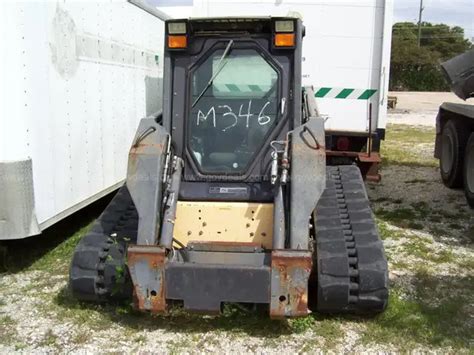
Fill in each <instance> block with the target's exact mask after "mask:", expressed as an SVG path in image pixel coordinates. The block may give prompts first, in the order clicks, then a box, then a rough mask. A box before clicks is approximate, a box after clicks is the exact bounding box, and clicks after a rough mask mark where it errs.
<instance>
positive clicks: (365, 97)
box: [358, 89, 377, 100]
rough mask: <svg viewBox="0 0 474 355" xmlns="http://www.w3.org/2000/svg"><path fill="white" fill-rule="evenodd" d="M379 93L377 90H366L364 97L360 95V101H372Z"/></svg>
mask: <svg viewBox="0 0 474 355" xmlns="http://www.w3.org/2000/svg"><path fill="white" fill-rule="evenodd" d="M376 92H377V90H373V89H368V90H365V91H364V92H363V93H362V95H360V96H359V97H358V100H368V99H370V98H371V97H372V96H373V95H374V94H375V93H376Z"/></svg>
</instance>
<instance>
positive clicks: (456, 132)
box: [439, 120, 469, 188]
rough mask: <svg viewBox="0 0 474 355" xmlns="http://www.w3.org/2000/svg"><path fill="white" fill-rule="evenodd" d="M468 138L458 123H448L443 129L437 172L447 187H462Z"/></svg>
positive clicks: (465, 131) (453, 121)
mask: <svg viewBox="0 0 474 355" xmlns="http://www.w3.org/2000/svg"><path fill="white" fill-rule="evenodd" d="M468 137H469V132H467V130H466V128H465V127H464V125H463V124H461V123H459V122H458V121H455V120H451V121H448V122H447V123H446V124H445V125H444V127H443V131H442V133H441V158H440V159H439V170H440V172H441V179H442V180H443V183H444V184H445V185H446V186H447V187H451V188H453V187H461V186H462V183H463V180H462V175H463V174H462V170H463V158H464V147H465V146H466V142H467V139H468Z"/></svg>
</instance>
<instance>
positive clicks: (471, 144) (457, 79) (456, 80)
mask: <svg viewBox="0 0 474 355" xmlns="http://www.w3.org/2000/svg"><path fill="white" fill-rule="evenodd" d="M441 68H442V71H443V73H444V74H445V77H446V80H447V81H448V83H449V84H450V86H451V89H452V91H453V92H454V93H455V94H456V95H457V96H458V97H459V98H461V99H463V100H467V99H469V98H472V97H474V49H472V50H470V51H467V52H466V53H464V54H461V55H459V56H456V57H454V58H452V59H450V60H448V61H446V62H444V63H442V64H441ZM434 156H435V158H437V159H439V168H440V174H441V180H442V181H443V183H444V184H445V185H446V186H447V187H449V188H460V187H463V188H464V193H465V196H466V200H467V202H468V204H469V206H471V207H472V208H474V105H470V104H458V103H451V102H445V103H443V104H442V105H441V106H440V108H439V111H438V115H437V116H436V141H435V151H434Z"/></svg>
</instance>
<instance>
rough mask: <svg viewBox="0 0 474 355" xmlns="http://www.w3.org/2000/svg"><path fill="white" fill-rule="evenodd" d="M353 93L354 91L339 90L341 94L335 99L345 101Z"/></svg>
mask: <svg viewBox="0 0 474 355" xmlns="http://www.w3.org/2000/svg"><path fill="white" fill-rule="evenodd" d="M353 91H354V89H344V90H341V92H340V93H339V94H337V96H336V99H345V98H347V97H348V96H349V95H350V94H351V93H352V92H353Z"/></svg>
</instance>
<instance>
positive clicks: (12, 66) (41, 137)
mask: <svg viewBox="0 0 474 355" xmlns="http://www.w3.org/2000/svg"><path fill="white" fill-rule="evenodd" d="M163 32H164V27H163V22H162V21H161V20H160V19H158V18H157V17H155V16H152V15H151V14H149V13H147V12H145V11H143V10H142V9H140V8H138V7H136V6H134V5H133V4H131V3H128V2H126V1H115V2H71V1H61V2H59V1H58V2H24V3H16V2H7V3H3V2H2V3H1V5H0V33H1V34H2V39H1V41H0V68H1V69H0V70H1V75H0V77H1V83H0V239H17V238H24V237H27V236H32V235H37V234H39V233H41V231H42V230H44V229H45V228H47V227H48V226H50V225H52V224H53V223H55V222H57V221H59V220H60V219H62V218H64V217H66V216H68V215H69V214H71V213H73V212H75V211H77V210H78V209H80V208H82V207H83V206H85V205H87V204H89V203H91V202H93V201H95V200H97V199H98V198H100V197H102V196H104V195H106V194H107V193H109V192H111V191H113V190H114V189H116V188H117V187H118V186H120V185H121V184H122V183H123V180H124V179H125V175H126V165H127V152H128V149H129V146H130V144H131V140H132V139H133V136H134V134H135V131H136V128H137V126H138V122H139V120H140V118H141V117H144V116H147V115H151V114H153V113H154V112H156V111H158V110H160V107H161V91H160V87H161V83H160V81H161V80H162V69H161V59H162V51H163V37H164V34H163Z"/></svg>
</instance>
